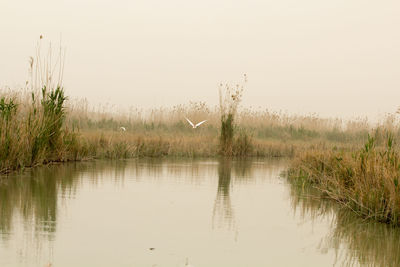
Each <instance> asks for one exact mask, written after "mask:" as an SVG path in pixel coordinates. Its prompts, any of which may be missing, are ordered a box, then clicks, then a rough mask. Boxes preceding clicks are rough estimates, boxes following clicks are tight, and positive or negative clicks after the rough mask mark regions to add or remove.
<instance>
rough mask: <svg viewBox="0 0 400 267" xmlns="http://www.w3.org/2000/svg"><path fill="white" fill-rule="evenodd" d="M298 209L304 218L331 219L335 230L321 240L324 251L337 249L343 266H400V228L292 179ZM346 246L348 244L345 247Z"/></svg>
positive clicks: (292, 194)
mask: <svg viewBox="0 0 400 267" xmlns="http://www.w3.org/2000/svg"><path fill="white" fill-rule="evenodd" d="M290 188H291V201H292V206H293V208H294V211H295V212H296V211H299V213H300V215H301V216H302V217H303V218H311V219H312V220H318V219H321V218H322V217H325V218H330V219H331V232H330V233H329V235H327V236H326V237H325V238H323V240H322V242H321V246H320V249H321V251H322V252H324V251H325V250H327V249H329V248H333V249H335V252H336V257H337V259H336V261H337V264H338V265H341V266H354V265H362V266H400V229H399V228H394V227H391V226H389V225H386V224H382V223H377V222H371V221H365V220H362V219H360V218H358V217H356V216H355V215H353V214H352V213H351V212H349V211H348V210H345V209H343V208H340V207H339V206H338V205H337V204H336V203H333V202H332V201H330V200H326V199H323V198H322V197H321V194H320V193H319V192H318V191H317V190H315V189H313V188H310V187H303V186H302V185H299V184H295V183H291V184H290ZM343 246H346V248H345V249H344V248H343Z"/></svg>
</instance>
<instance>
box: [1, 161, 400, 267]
mask: <svg viewBox="0 0 400 267" xmlns="http://www.w3.org/2000/svg"><path fill="white" fill-rule="evenodd" d="M279 170H282V165H279V164H278V163H277V162H273V161H268V162H257V161H253V162H252V161H246V160H243V161H231V160H229V159H220V160H219V161H218V162H215V161H178V160H173V161H166V160H163V161H160V160H152V159H149V160H132V161H95V162H86V163H70V164H62V165H54V166H48V167H44V168H35V169H31V170H28V171H26V172H24V173H23V174H18V175H17V174H15V175H14V177H5V178H0V252H1V253H3V251H4V252H7V253H9V254H8V256H7V255H6V256H5V257H3V254H2V257H1V258H0V265H2V266H3V263H4V262H5V261H4V259H6V260H9V259H11V258H12V257H13V255H17V256H16V258H17V260H16V262H12V263H10V265H7V264H6V265H5V266H15V265H18V261H21V262H22V260H21V259H25V261H26V262H27V264H26V265H25V266H43V265H44V264H45V263H46V264H47V263H50V262H54V259H57V258H58V259H59V258H60V256H59V255H58V256H57V255H55V256H54V253H57V252H58V253H59V252H60V251H62V249H61V248H60V244H62V245H63V244H64V243H63V241H65V240H67V241H66V243H65V244H68V245H71V244H75V240H70V243H68V238H67V237H68V236H69V235H72V236H74V234H75V235H78V238H82V236H84V235H85V234H86V233H87V232H89V235H88V237H87V238H88V239H86V242H88V244H91V245H92V246H93V250H96V249H97V248H98V247H97V246H99V244H101V242H98V243H96V240H97V239H96V238H97V236H102V235H104V234H106V235H107V238H112V237H113V236H115V237H116V241H115V243H112V244H113V245H114V244H116V246H118V244H119V242H125V243H121V246H120V247H118V250H121V251H122V250H124V249H127V252H126V254H124V255H130V254H131V250H130V249H131V247H129V246H133V247H134V249H135V252H136V253H139V255H141V256H142V259H144V261H146V262H149V261H150V260H149V259H148V258H146V257H147V256H149V255H148V254H147V253H148V247H145V248H144V250H143V253H142V254H140V251H142V250H141V249H142V247H141V246H142V243H143V242H149V240H148V239H149V238H150V239H151V237H152V234H153V232H155V231H157V230H160V229H162V231H161V230H160V231H159V232H157V234H155V235H154V236H153V239H152V242H149V246H150V245H151V246H153V245H154V243H156V244H157V243H159V244H158V247H162V242H161V241H160V240H159V236H163V237H164V240H163V241H165V242H166V243H165V244H164V245H165V247H166V248H170V247H171V246H174V247H175V248H176V249H177V250H178V251H180V250H184V248H183V247H180V245H181V243H183V244H184V247H187V246H188V245H190V244H191V243H190V240H199V242H200V243H201V242H204V244H207V246H208V244H210V240H215V239H210V238H211V237H213V238H216V237H218V238H221V240H223V241H221V242H222V243H219V244H218V246H224V247H225V246H230V243H229V242H232V238H231V237H232V236H231V234H232V232H234V233H235V241H236V242H235V246H230V248H231V249H236V248H237V249H238V251H243V250H247V249H248V250H249V252H248V253H250V254H249V255H253V256H254V255H257V254H253V253H254V252H253V251H254V250H257V249H259V248H260V245H255V246H254V247H253V240H254V239H251V238H250V239H249V236H251V235H252V234H254V236H257V238H258V236H260V237H263V236H265V238H266V239H261V238H260V240H263V242H266V243H265V245H268V242H269V241H270V242H271V243H272V247H270V248H269V249H270V250H273V249H274V248H275V247H276V244H278V245H279V240H280V239H282V240H284V238H285V233H286V232H288V231H292V233H294V234H295V233H297V231H299V230H298V229H297V228H296V227H297V226H296V225H298V224H297V223H296V220H297V221H298V219H299V217H300V218H303V219H302V220H303V221H306V223H307V224H309V221H310V219H311V221H312V222H318V221H321V220H322V221H324V223H322V224H321V223H320V224H315V225H323V228H324V229H325V230H324V231H326V232H324V233H323V234H322V235H321V236H318V235H317V243H318V241H320V242H319V244H320V245H319V247H318V249H317V251H316V252H317V254H321V253H322V254H325V253H326V252H328V253H327V254H329V253H332V251H335V252H336V253H335V255H336V265H337V266H341V265H344V266H352V265H359V264H361V265H367V266H370V265H376V266H400V253H399V252H400V230H399V229H395V228H391V227H389V226H387V225H384V224H380V223H371V222H366V221H363V220H360V219H359V218H355V217H354V216H352V215H351V214H349V213H348V212H346V211H345V210H343V209H340V208H339V207H338V206H337V205H335V204H334V203H332V202H331V201H327V200H324V199H322V198H321V197H320V195H319V193H318V192H316V191H314V190H313V189H312V188H308V187H303V186H302V185H296V184H292V183H289V184H288V185H287V184H285V185H284V184H282V183H281V182H282V180H279V179H276V178H275V176H274V175H276V173H278V171H279ZM217 175H218V183H217V182H216V178H217V177H216V176H217ZM268 177H269V178H268ZM268 179H269V180H268ZM215 187H217V190H216V195H215ZM233 189H235V194H232V193H233V191H232V190H233ZM104 190H105V191H104ZM78 192H79V193H78ZM284 192H289V193H290V202H291V205H289V203H287V199H284V200H283V201H282V200H281V199H279V197H280V194H281V193H284ZM249 194H253V195H251V197H249V196H250V195H249ZM264 196H268V197H266V198H265V197H264ZM74 200H76V203H74ZM275 200H277V201H276V202H274V201H275ZM186 202H188V203H186ZM83 204H85V205H86V206H84V207H83ZM234 204H236V205H234ZM74 205H75V206H74ZM93 205H96V207H97V208H96V207H93ZM98 206H99V207H100V208H99V207H98ZM210 206H211V207H213V209H212V212H210ZM115 207H118V208H115ZM192 207H196V212H195V214H191V215H192V216H185V217H183V218H182V213H185V212H191V211H192V210H193V208H192ZM275 207H276V208H275ZM285 207H287V208H288V211H289V213H290V210H293V211H294V213H295V214H296V216H294V218H292V220H294V222H295V223H294V224H291V223H290V222H289V223H288V220H290V217H285V215H286V214H285V212H282V213H280V211H281V210H282V211H285ZM80 208H81V209H80ZM274 208H275V209H274ZM90 209H93V210H91V212H94V214H95V215H96V216H97V217H96V216H94V215H93V214H92V213H91V214H90V215H89V216H88V217H85V215H86V214H87V210H90ZM67 210H68V212H71V213H73V212H77V211H78V213H74V216H75V217H73V218H74V219H75V220H76V221H74V222H76V225H75V226H76V227H77V228H74V232H68V229H69V228H68V227H67V228H66V227H65V225H66V223H71V222H68V221H67V222H66V218H72V215H71V217H68V216H66V211H67ZM128 210H129V211H132V212H131V215H129V216H124V214H127V213H129V212H127V211H128ZM79 211H81V213H79ZM272 212H273V213H272ZM211 214H212V229H210V226H209V220H210V217H209V216H210V215H211ZM102 216H105V217H109V218H110V220H104V221H105V222H104V224H102V222H100V223H99V221H97V220H96V218H103V217H102ZM271 216H274V217H273V218H271ZM82 218H84V219H82ZM155 218H156V219H155ZM159 218H163V219H165V221H167V222H168V223H169V224H168V223H162V224H158V223H157V222H158V221H160V220H159ZM288 218H289V219H288ZM80 219H82V221H79V220H80ZM92 219H93V220H92ZM103 219H104V218H103ZM130 219H131V220H132V221H129V220H130ZM174 219H176V220H174ZM203 219H204V220H203ZM256 219H257V220H261V221H262V222H263V223H262V224H260V225H258V224H255V223H254V220H256ZM263 220H264V221H263ZM106 222H108V223H109V224H110V225H108V224H107V223H106ZM238 222H240V226H241V229H242V230H241V231H242V232H243V233H242V232H241V236H242V237H243V238H241V239H240V240H238V239H237V238H236V237H237V234H238ZM85 223H87V224H90V225H89V226H88V228H84V229H83V230H81V232H79V229H81V228H82V226H84V224H85ZM114 223H117V224H118V225H119V226H120V227H117V228H118V229H116V228H114V227H115V225H114ZM281 223H282V224H281ZM93 224H95V225H93ZM132 225H135V227H132ZM165 225H167V226H166V227H164V226H165ZM264 225H265V227H264ZM69 226H71V224H69ZM95 226H98V227H97V228H96V227H95ZM124 226H125V227H126V228H124ZM141 226H142V228H141ZM256 226H260V227H259V228H257V227H256ZM292 226H293V227H294V229H293V228H290V227H292ZM329 226H330V227H329ZM108 227H110V228H108ZM143 227H144V228H143ZM146 227H149V228H146ZM174 227H175V228H174ZM285 227H286V228H285ZM92 228H94V229H96V230H94V233H92V234H93V235H90V233H91V229H92ZM119 228H122V229H124V230H123V232H122V233H121V236H120V238H119V239H118V238H117V237H118V234H119ZM77 229H78V231H77ZM103 229H112V230H111V232H112V233H110V234H109V232H110V231H104V232H103V233H102V232H101V231H102V230H103ZM193 229H196V230H193ZM250 229H251V230H250ZM271 229H272V230H271ZM135 230H136V231H135ZM199 230H202V232H201V234H198V231H199ZM216 230H218V232H219V233H221V235H212V234H210V235H208V233H209V232H208V231H210V232H212V233H215V232H217V231H216ZM219 230H228V231H229V233H226V232H224V231H219ZM280 230H282V232H281V233H279V231H280ZM130 233H132V238H130V239H124V237H125V236H126V235H129V234H130ZM179 233H182V235H181V236H180V237H179V238H178V237H177V236H178V235H179ZM108 234H109V235H108ZM141 234H143V236H141ZM187 235H189V236H191V239H187V238H188V237H187ZM275 235H276V237H275V239H274V238H273V237H274V236H275ZM74 237H75V238H76V236H74ZM202 238H203V239H202ZM224 238H226V239H224ZM286 238H288V239H287V242H291V241H292V240H295V239H296V237H293V235H288V236H286ZM175 239H177V240H178V241H179V242H177V243H174V240H175ZM278 239H279V240H278ZM320 239H322V240H320ZM61 240H62V241H61ZM134 240H138V243H137V244H136V247H135V246H134V244H132V242H133V241H134ZM246 240H247V241H250V240H251V243H246ZM277 240H278V241H277ZM90 242H94V243H90ZM185 242H186V243H185ZM187 242H189V243H187ZM224 242H225V243H224ZM285 242H286V241H285ZM300 242H302V240H301V241H300ZM150 243H151V244H150ZM294 243H295V242H294ZM57 244H58V245H57ZM110 244H111V243H110ZM263 244H264V243H263ZM102 245H105V246H106V245H107V244H102ZM241 245H242V246H241ZM218 246H216V247H215V248H218ZM88 247H90V246H88ZM100 247H101V246H100ZM158 247H157V250H156V251H157V252H158V251H160V250H159V249H158ZM194 247H195V248H196V249H197V248H198V247H197V245H196V244H194ZM261 247H262V246H261ZM62 248H64V249H65V250H64V251H69V250H70V249H71V248H70V247H68V246H67V245H65V247H62ZM192 249H193V248H192ZM292 251H293V250H292ZM88 252H90V250H89V251H88ZM192 252H193V250H192ZM274 252H278V253H279V251H274ZM96 253H97V251H96ZM121 253H122V252H121ZM152 253H153V254H154V255H155V253H154V252H152ZM174 253H176V251H175V252H174ZM184 253H186V254H185V257H186V256H187V255H188V252H187V251H186V252H184ZM199 253H200V254H201V252H199ZM207 253H212V250H210V251H208V252H207ZM260 253H261V252H260ZM153 254H151V255H153ZM261 254H262V253H261ZM221 255H222V254H221ZM227 255H228V254H223V256H221V258H224V259H227V258H229V256H227ZM214 256H215V257H217V256H216V255H214ZM231 256H232V255H231ZM242 256H243V258H248V257H247V256H248V255H247V254H245V253H244V254H243V255H242ZM297 256H299V255H297ZM300 256H301V255H300ZM38 257H41V258H40V259H36V258H38ZM93 257H94V256H93ZM93 257H91V256H88V259H89V261H90V260H91V259H93ZM200 258H203V257H200ZM232 258H234V256H232ZM239 258H240V257H239ZM317 258H318V257H317ZM35 260H36V261H37V262H40V264H37V265H35V264H32V261H35ZM113 260H114V259H113ZM147 260H148V261H147ZM263 260H264V258H261V259H259V262H263ZM278 261H279V259H278ZM9 262H11V260H10V261H9ZM42 263H43V264H42ZM65 264H66V265H64V266H74V265H69V264H67V263H65ZM20 265H21V266H24V265H23V264H20ZM89 265H90V264H89ZM167 265H168V264H167ZM57 266H58V264H57ZM82 266H85V265H82ZM106 266H107V265H106ZM137 266H143V264H137ZM168 266H175V265H168ZM203 266H209V265H207V264H206V265H203ZM258 266H265V265H258Z"/></svg>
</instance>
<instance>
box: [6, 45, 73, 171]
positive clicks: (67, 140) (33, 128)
mask: <svg viewBox="0 0 400 267" xmlns="http://www.w3.org/2000/svg"><path fill="white" fill-rule="evenodd" d="M41 39H42V38H41ZM40 51H41V48H40V43H39V44H38V47H37V54H36V58H33V57H32V58H31V60H30V74H31V81H30V84H29V83H28V82H27V85H28V84H29V85H30V89H31V97H30V100H29V99H28V98H27V95H25V94H23V93H16V94H15V96H13V93H7V92H6V93H2V95H4V96H0V173H1V172H8V171H11V170H15V169H18V168H21V167H25V166H34V165H39V164H42V163H46V162H51V161H63V160H66V159H69V158H70V155H69V154H70V151H71V144H72V143H73V141H74V140H76V137H75V135H74V133H71V132H69V131H68V130H67V129H66V128H65V127H64V122H65V117H66V112H65V101H66V97H65V94H64V89H63V87H62V85H61V84H62V71H63V60H64V58H63V54H62V51H61V50H60V54H59V58H58V59H57V61H56V64H55V65H52V62H51V55H52V51H51V46H50V48H49V51H48V53H47V54H46V56H41V53H40ZM57 66H58V67H59V68H58V71H56V70H57V68H56V67H57ZM53 77H58V79H54V78H53Z"/></svg>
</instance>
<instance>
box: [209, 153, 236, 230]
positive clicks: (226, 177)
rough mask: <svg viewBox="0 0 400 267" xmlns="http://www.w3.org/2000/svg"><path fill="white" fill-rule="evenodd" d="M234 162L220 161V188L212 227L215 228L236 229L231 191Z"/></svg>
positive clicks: (228, 160)
mask: <svg viewBox="0 0 400 267" xmlns="http://www.w3.org/2000/svg"><path fill="white" fill-rule="evenodd" d="M231 172H232V162H231V160H230V159H225V158H224V159H220V160H219V162H218V188H217V196H216V197H215V202H214V209H213V216H212V225H213V228H215V227H217V228H225V227H226V228H228V229H233V228H234V211H233V209H232V204H231V198H230V189H231V179H232V178H231V177H232V174H231Z"/></svg>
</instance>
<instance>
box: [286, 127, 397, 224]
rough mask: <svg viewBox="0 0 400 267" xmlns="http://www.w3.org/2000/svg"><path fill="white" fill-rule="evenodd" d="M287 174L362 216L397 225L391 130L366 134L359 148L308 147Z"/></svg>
mask: <svg viewBox="0 0 400 267" xmlns="http://www.w3.org/2000/svg"><path fill="white" fill-rule="evenodd" d="M289 177H290V179H292V181H294V182H296V183H302V184H303V185H311V186H313V187H315V188H317V189H318V190H319V191H320V192H321V193H323V194H324V195H325V196H326V197H328V198H330V199H333V200H335V201H337V202H339V203H340V204H342V205H343V206H344V207H346V208H348V209H349V210H351V211H353V212H354V213H356V214H358V215H359V216H361V217H364V218H367V219H373V220H376V221H380V222H385V223H389V224H393V225H400V184H399V179H400V151H399V148H398V146H397V145H395V142H394V137H393V134H390V133H388V132H386V133H385V132H381V134H379V135H377V136H374V137H368V140H367V142H366V143H365V145H364V146H363V147H362V148H361V149H358V150H348V151H345V150H342V151H340V150H309V151H307V152H305V153H302V154H300V155H298V156H297V157H296V159H295V160H294V161H293V163H292V167H291V170H290V172H289Z"/></svg>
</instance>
